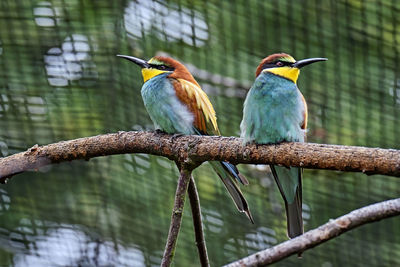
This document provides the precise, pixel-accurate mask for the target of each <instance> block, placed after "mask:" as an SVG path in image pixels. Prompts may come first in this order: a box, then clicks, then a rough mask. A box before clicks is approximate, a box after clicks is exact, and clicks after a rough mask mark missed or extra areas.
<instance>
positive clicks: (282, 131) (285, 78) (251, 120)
mask: <svg viewBox="0 0 400 267" xmlns="http://www.w3.org/2000/svg"><path fill="white" fill-rule="evenodd" d="M324 60H327V59H326V58H310V59H303V60H299V61H296V60H295V59H294V58H293V57H291V56H290V55H288V54H284V53H280V54H273V55H270V56H268V57H266V58H264V59H263V60H262V61H261V63H260V65H259V66H258V68H257V70H256V80H255V81H254V84H253V85H252V87H251V88H250V91H249V92H248V94H247V97H246V100H245V102H244V108H243V120H242V122H241V124H240V129H241V137H242V138H244V141H245V142H246V143H249V142H255V143H256V144H276V143H280V142H284V141H288V142H304V141H305V137H306V128H307V104H306V101H305V100H304V97H303V95H302V94H301V92H300V91H299V89H298V88H297V85H296V82H297V78H298V76H299V73H300V68H302V67H304V66H306V65H308V64H311V63H314V62H318V61H324ZM270 167H271V171H272V174H273V176H274V178H275V181H276V183H277V185H278V188H279V191H280V192H281V195H282V197H283V199H284V201H285V207H286V217H287V229H288V236H289V237H290V238H293V237H296V236H298V235H301V234H303V219H302V207H301V206H302V192H301V190H302V189H301V177H302V173H303V171H302V169H301V168H295V167H290V168H287V167H280V166H274V165H270Z"/></svg>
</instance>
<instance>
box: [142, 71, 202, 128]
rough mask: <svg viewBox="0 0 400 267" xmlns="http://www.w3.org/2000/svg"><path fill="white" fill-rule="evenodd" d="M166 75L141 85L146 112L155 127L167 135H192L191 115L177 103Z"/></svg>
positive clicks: (192, 119)
mask: <svg viewBox="0 0 400 267" xmlns="http://www.w3.org/2000/svg"><path fill="white" fill-rule="evenodd" d="M168 75H169V73H165V74H160V75H158V76H155V77H154V78H152V79H150V80H148V81H147V82H145V83H144V84H143V87H142V91H141V92H142V98H143V102H144V105H145V107H146V109H147V112H148V113H149V115H150V118H151V120H152V121H153V122H154V124H156V127H159V128H160V129H161V130H163V131H165V132H167V133H170V134H173V133H183V134H194V133H195V130H194V128H193V121H194V117H193V114H192V113H191V112H190V111H189V109H188V108H187V107H186V106H185V105H184V104H182V102H181V101H179V99H178V97H177V96H176V93H175V89H174V87H173V85H172V83H171V82H170V80H169V79H168V78H167V76H168Z"/></svg>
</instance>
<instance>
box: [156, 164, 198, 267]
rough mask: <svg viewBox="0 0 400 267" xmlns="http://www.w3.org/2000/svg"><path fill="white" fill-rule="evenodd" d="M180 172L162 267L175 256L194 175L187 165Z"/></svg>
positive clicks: (169, 262)
mask: <svg viewBox="0 0 400 267" xmlns="http://www.w3.org/2000/svg"><path fill="white" fill-rule="evenodd" d="M179 172H180V176H179V180H178V185H177V187H176V193H175V202H174V208H173V209H172V216H171V224H170V225H169V232H168V238H167V243H166V245H165V250H164V255H163V258H162V261H161V266H162V267H168V266H170V265H171V262H172V259H173V258H174V255H175V247H176V241H177V239H178V234H179V230H180V228H181V223H182V214H183V207H184V205H185V199H186V192H187V190H188V186H189V181H190V179H191V177H192V171H191V170H189V169H187V168H185V167H180V168H179Z"/></svg>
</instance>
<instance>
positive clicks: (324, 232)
mask: <svg viewBox="0 0 400 267" xmlns="http://www.w3.org/2000/svg"><path fill="white" fill-rule="evenodd" d="M396 215H400V198H397V199H392V200H387V201H383V202H380V203H376V204H373V205H370V206H367V207H363V208H360V209H357V210H354V211H352V212H350V213H348V214H346V215H343V216H341V217H339V218H337V219H335V220H331V221H329V222H328V223H326V224H324V225H322V226H320V227H318V228H316V229H314V230H311V231H308V232H306V233H305V234H303V235H301V236H299V237H296V238H294V239H290V240H288V241H286V242H284V243H281V244H279V245H276V246H274V247H272V248H268V249H266V250H263V251H260V252H257V253H255V254H253V255H250V256H248V257H246V258H243V259H240V260H238V261H235V262H232V263H230V264H228V265H225V267H239V266H241V267H243V266H264V265H267V264H271V263H274V262H277V261H280V260H282V259H284V258H286V257H289V256H290V255H293V254H296V253H301V252H303V251H305V250H307V249H310V248H313V247H315V246H317V245H319V244H322V243H324V242H326V241H328V240H330V239H332V238H334V237H337V236H339V235H341V234H343V233H344V232H347V231H349V230H352V229H354V228H356V227H359V226H361V225H363V224H366V223H371V222H375V221H379V220H382V219H385V218H389V217H392V216H396Z"/></svg>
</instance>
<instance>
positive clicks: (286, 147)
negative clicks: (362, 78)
mask: <svg viewBox="0 0 400 267" xmlns="http://www.w3.org/2000/svg"><path fill="white" fill-rule="evenodd" d="M123 153H147V154H152V155H159V156H164V157H167V158H169V159H171V160H174V161H178V162H179V161H182V159H190V160H192V161H195V162H198V163H201V162H204V161H209V160H216V161H229V162H231V163H233V164H238V163H250V164H275V165H284V166H298V167H303V168H314V169H328V170H339V171H355V172H364V173H367V174H385V175H392V176H400V150H394V149H380V148H366V147H355V146H339V145H324V144H312V143H282V144H279V145H259V146H256V145H243V140H242V139H240V138H234V137H229V138H228V137H219V136H181V137H172V136H171V135H167V134H159V133H154V132H119V133H115V134H106V135H98V136H93V137H86V138H80V139H75V140H70V141H64V142H59V143H55V144H50V145H46V146H37V145H35V146H33V147H32V148H30V149H28V150H27V151H26V152H21V153H18V154H14V155H11V156H8V157H5V158H0V182H5V180H6V178H10V177H11V176H13V175H15V174H18V173H21V172H24V171H27V170H30V169H37V168H40V167H42V166H45V165H49V164H52V163H59V162H64V161H71V160H76V159H90V158H93V157H100V156H106V155H114V154H123Z"/></svg>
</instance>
